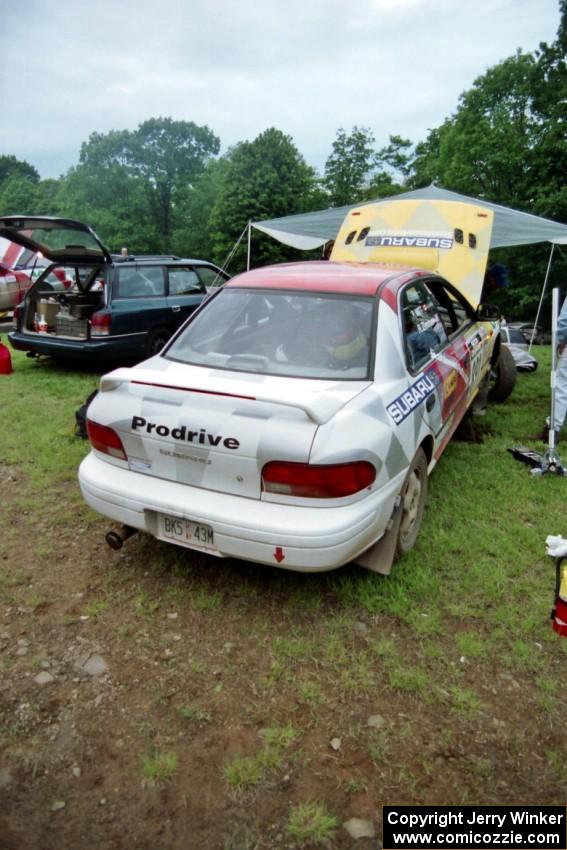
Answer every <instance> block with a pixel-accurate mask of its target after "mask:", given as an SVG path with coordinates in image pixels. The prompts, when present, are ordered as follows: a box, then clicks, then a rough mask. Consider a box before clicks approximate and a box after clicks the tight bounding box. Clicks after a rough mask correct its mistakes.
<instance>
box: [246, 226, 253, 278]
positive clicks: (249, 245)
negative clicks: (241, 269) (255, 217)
mask: <svg viewBox="0 0 567 850" xmlns="http://www.w3.org/2000/svg"><path fill="white" fill-rule="evenodd" d="M251 247H252V220H251V219H248V255H247V257H246V271H247V272H249V271H250V249H251Z"/></svg>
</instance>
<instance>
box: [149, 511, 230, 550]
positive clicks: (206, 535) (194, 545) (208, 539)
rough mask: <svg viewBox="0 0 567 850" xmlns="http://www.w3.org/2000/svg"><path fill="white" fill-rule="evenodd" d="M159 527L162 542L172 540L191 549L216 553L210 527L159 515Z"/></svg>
mask: <svg viewBox="0 0 567 850" xmlns="http://www.w3.org/2000/svg"><path fill="white" fill-rule="evenodd" d="M159 525H160V532H161V533H160V537H161V538H162V539H164V540H172V541H174V542H175V543H178V544H179V545H181V546H189V547H190V548H191V549H205V550H208V551H216V548H217V547H216V546H215V535H214V533H213V529H212V528H211V526H210V525H204V524H203V523H202V522H193V520H190V519H180V518H179V517H176V516H168V515H167V514H160V516H159Z"/></svg>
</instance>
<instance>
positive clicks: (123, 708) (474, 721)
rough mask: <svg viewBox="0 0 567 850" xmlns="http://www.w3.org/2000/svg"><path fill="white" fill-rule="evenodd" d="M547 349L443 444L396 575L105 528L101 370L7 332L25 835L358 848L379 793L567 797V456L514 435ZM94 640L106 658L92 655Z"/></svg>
mask: <svg viewBox="0 0 567 850" xmlns="http://www.w3.org/2000/svg"><path fill="white" fill-rule="evenodd" d="M535 353H536V356H537V357H538V359H539V361H540V367H539V370H538V371H537V372H536V373H534V374H528V375H520V376H519V378H518V383H517V387H516V390H515V391H514V393H513V395H512V397H511V398H510V399H509V400H508V401H507V402H506V403H505V404H503V405H501V406H493V407H491V408H489V411H488V412H487V415H486V416H485V417H484V418H483V419H481V420H479V421H480V424H481V426H482V430H483V431H484V438H483V442H482V443H480V444H477V443H467V442H457V441H453V442H452V444H451V445H450V446H449V447H448V449H447V451H446V452H445V454H444V455H443V457H442V459H441V461H440V463H439V464H438V467H437V468H436V469H435V471H434V473H433V475H432V477H431V481H430V490H429V499H428V505H427V508H426V516H425V521H424V525H423V527H422V531H421V534H420V537H419V540H418V544H417V545H416V547H415V549H414V550H413V551H412V552H411V553H410V554H409V555H408V556H406V558H405V559H404V560H403V561H402V562H400V563H399V564H398V565H397V566H396V567H395V569H394V571H393V572H392V574H391V576H390V577H388V578H384V577H381V576H377V575H374V574H371V573H366V572H364V571H362V570H360V569H358V568H354V567H352V568H351V567H349V568H344V569H342V570H339V571H337V572H335V573H330V574H327V575H319V576H309V575H296V574H292V573H286V572H280V571H278V570H276V569H267V568H264V567H259V566H254V565H251V564H242V563H238V562H235V561H222V562H219V561H217V560H216V559H212V558H207V557H205V556H202V555H199V554H196V553H191V552H188V551H183V550H179V549H177V548H175V547H172V546H168V545H166V544H163V543H160V542H158V541H155V540H153V539H150V538H148V537H144V536H142V535H138V536H136V537H135V538H133V539H132V540H131V541H129V542H128V543H127V544H126V545H125V547H124V548H123V550H121V552H119V553H115V552H112V551H111V550H110V549H108V548H107V547H106V545H105V544H104V542H103V538H104V532H105V531H106V529H107V527H108V523H107V522H106V521H105V520H104V519H102V518H101V517H98V516H96V515H95V514H93V513H92V512H91V511H90V510H89V509H88V508H86V506H84V505H83V503H82V501H81V498H80V493H79V490H78V486H77V483H76V470H77V466H78V463H79V462H80V460H81V457H82V456H83V455H84V454H85V453H86V451H87V450H88V446H87V445H86V444H85V442H84V441H81V440H78V439H77V438H76V437H75V436H74V435H73V422H74V411H75V409H76V408H77V407H78V406H79V405H80V403H81V402H82V401H83V400H84V398H85V397H86V396H87V394H88V393H89V392H90V391H91V389H93V388H94V387H95V386H96V384H97V381H98V375H97V373H96V371H93V372H77V371H73V370H70V369H63V368H61V367H60V366H57V365H56V364H51V363H49V362H47V361H46V362H32V361H30V360H28V359H26V358H25V357H23V356H21V355H19V354H15V355H14V356H13V360H14V373H13V374H12V375H11V376H0V400H1V401H0V442H1V446H2V453H1V457H0V485H1V488H2V501H1V504H2V514H1V520H0V523H1V528H0V599H1V602H2V606H1V607H2V617H1V619H0V665H1V667H0V669H1V671H2V674H3V678H4V680H5V683H6V685H5V688H4V692H3V694H2V696H1V697H0V717H1V721H2V732H3V737H2V741H1V745H0V753H1V755H2V756H3V759H2V762H3V763H4V764H5V765H6V768H5V770H6V771H7V774H6V775H7V776H8V777H9V779H8V780H6V781H5V783H4V785H5V787H4V788H3V790H4V792H5V793H6V794H7V795H8V799H9V801H10V802H11V806H9V807H8V808H6V809H5V812H6V813H7V812H9V813H10V814H6V815H5V823H4V827H5V830H6V834H7V835H8V836H9V837H10V836H12V837H13V838H14V841H15V840H16V839H18V840H19V841H20V843H19V844H17V846H18V848H20V847H22V848H28V847H29V848H34V850H35V848H38V850H39V848H40V847H41V848H48V847H51V846H53V847H56V846H58V847H61V846H72V845H73V843H74V846H80V844H79V842H80V840H81V835H83V836H84V835H91V834H92V835H94V834H95V830H96V835H97V839H96V842H95V843H93V842H92V841H91V843H90V844H88V845H87V844H85V845H84V846H89V847H105V848H106V847H108V848H110V847H112V848H117V847H118V848H120V847H122V846H124V847H126V846H132V844H133V841H134V838H135V840H136V842H137V846H144V847H145V846H148V847H150V846H151V847H157V848H161V847H164V848H165V847H168V848H169V847H171V848H177V847H179V848H184V850H186V848H193V847H194V848H217V847H218V848H222V850H226V848H232V850H244V848H248V850H253V848H257V850H260V848H271V847H274V848H280V847H281V848H284V847H288V846H289V847H296V846H318V845H319V844H321V845H322V844H323V843H324V842H325V841H327V842H330V846H332V847H337V848H342V847H351V846H352V838H350V837H349V835H348V833H347V831H346V830H345V829H344V828H343V826H342V824H343V823H345V822H347V821H348V820H349V819H350V818H353V817H357V818H364V819H366V820H369V821H372V822H373V824H374V825H375V826H376V829H377V831H378V832H377V834H379V828H380V805H381V804H383V803H390V802H396V803H401V802H407V803H420V804H433V803H447V804H449V803H453V804H458V803H500V804H506V803H510V804H512V803H525V804H528V803H532V804H543V803H560V802H562V801H564V799H565V793H566V792H567V769H566V768H565V766H564V765H565V764H567V761H566V758H565V756H566V747H565V741H564V737H563V735H562V732H563V728H564V725H565V720H566V711H565V706H564V703H563V700H562V693H563V687H562V685H561V681H562V680H561V678H560V677H561V674H562V672H563V669H564V666H565V661H566V659H567V656H566V650H567V642H566V641H562V640H561V639H559V638H557V637H556V636H555V635H554V634H553V633H552V630H551V626H550V623H549V611H550V608H551V604H552V598H553V589H554V563H553V561H552V560H551V559H550V558H549V557H547V556H546V554H545V538H546V536H547V535H548V534H564V535H565V536H566V537H567V511H566V509H565V508H566V504H567V480H566V479H563V478H560V477H556V476H544V477H539V478H534V477H532V476H531V475H530V474H529V471H528V467H527V466H524V465H523V464H520V463H518V462H517V461H515V460H514V459H513V458H512V457H511V455H510V454H509V453H508V452H507V451H506V449H507V448H508V447H511V446H515V445H520V444H525V443H526V442H527V441H528V438H529V435H533V434H534V433H535V432H537V431H538V430H540V428H541V426H542V424H543V421H544V418H545V415H546V413H547V410H548V403H549V402H548V399H549V363H550V352H549V349H548V348H536V350H535ZM529 444H530V445H531V446H532V447H533V448H542V446H541V445H540V446H538V444H537V443H534V442H531V443H529ZM559 448H561V444H560V447H559ZM22 641H23V643H22ZM22 649H27V650H28V651H26V652H21V650H22ZM81 652H83V653H84V652H90V653H91V655H93V654H94V655H96V656H97V657H98V656H100V657H102V658H103V659H104V661H105V663H106V664H107V667H108V669H107V670H105V671H104V673H103V674H102V675H99V674H98V673H97V674H96V675H94V676H90V677H89V676H88V675H87V676H86V674H85V673H84V671H82V670H80V669H79V668H78V667H77V663H76V662H77V657H78V656H79V655H80V653H81ZM78 670H79V672H77V671H78ZM40 671H45V672H48V673H49V674H50V675H51V676H52V678H53V680H52V681H50V682H49V684H47V685H45V686H41V685H38V684H37V683H36V677H37V675H38V672H40ZM85 676H86V678H85ZM75 679H77V681H74V680H75ZM74 693H75V695H74V696H73V694H74ZM97 700H98V702H97ZM26 705H27V706H28V709H25V711H24V710H23V709H22V706H26ZM30 706H31V708H30ZM371 721H372V722H371ZM65 724H69V729H70V731H69V732H68V739H69V740H68V741H67V742H66V744H65V746H63V744H62V743H61V735H62V732H61V730H62V729H65V728H67V727H66V725H65ZM54 727H57V730H56V732H54V731H53V729H54ZM50 730H51V732H50ZM337 742H338V743H337ZM73 771H74V772H73ZM77 771H78V772H79V776H78V778H77ZM1 776H2V774H1V772H0V781H1ZM101 799H104V800H105V801H106V802H105V803H104V804H103V805H102V804H100V800H101ZM243 801H244V802H245V803H246V805H243ZM260 801H261V802H260ZM57 802H65V804H66V805H65V809H63V807H61V811H62V812H63V811H64V814H61V816H59V810H57V809H56V808H53V806H54V804H55V803H57ZM55 812H57V814H54V813H55ZM101 812H103V813H104V817H102V819H101ZM111 814H112V817H110V815H111ZM189 824H190V825H191V826H190V828H189ZM1 825H2V815H1V814H0V826H1ZM119 826H120V830H121V831H120V830H119V829H118V827H119ZM89 830H92V833H91V832H90V831H89ZM187 830H189V832H188V831H187ZM120 835H122V836H124V837H123V838H119V836H120ZM188 835H189V836H190V837H188ZM0 836H1V830H0ZM128 836H129V839H130V843H128V841H127V840H126V839H127V838H128ZM191 836H192V837H191ZM50 842H51V843H50ZM121 842H123V843H121ZM144 842H146V843H144ZM368 842H370V839H361V840H359V841H357V842H356V846H357V847H359V848H365V847H371V846H375V843H374V844H373V843H368ZM0 843H1V842H0ZM14 846H16V844H14ZM327 846H329V845H327ZM6 847H7V848H10V850H11V845H10V843H9V842H7V843H6Z"/></svg>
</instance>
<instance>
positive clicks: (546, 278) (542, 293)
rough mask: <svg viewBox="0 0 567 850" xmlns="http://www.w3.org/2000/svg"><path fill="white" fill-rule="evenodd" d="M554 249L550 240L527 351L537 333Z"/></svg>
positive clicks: (530, 347) (553, 243)
mask: <svg viewBox="0 0 567 850" xmlns="http://www.w3.org/2000/svg"><path fill="white" fill-rule="evenodd" d="M554 250H555V242H552V243H551V253H550V255H549V261H548V263H547V271H546V272H545V279H544V281H543V289H542V290H541V298H540V299H539V304H538V308H537V313H536V317H535V322H534V327H533V330H532V336H531V339H530V345H529V348H528V351H531V350H532V345H533V344H534V339H535V335H536V333H537V323H538V320H539V314H540V313H541V306H542V304H543V297H544V295H545V288H546V286H547V281H548V279H549V272H550V270H551V261H552V259H553V252H554Z"/></svg>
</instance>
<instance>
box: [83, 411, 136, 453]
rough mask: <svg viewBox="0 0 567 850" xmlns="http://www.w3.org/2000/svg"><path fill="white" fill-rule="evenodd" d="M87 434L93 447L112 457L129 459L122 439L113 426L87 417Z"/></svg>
mask: <svg viewBox="0 0 567 850" xmlns="http://www.w3.org/2000/svg"><path fill="white" fill-rule="evenodd" d="M87 434H88V435H89V440H90V441H91V446H92V447H93V449H96V450H97V451H98V452H104V454H107V455H111V456H112V457H118V458H120V460H128V458H127V457H126V452H125V451H124V446H123V445H122V440H121V439H120V437H119V436H118V434H117V433H116V431H114V430H113V429H112V428H109V427H108V426H107V425H99V423H98V422H93V420H92V419H89V418H88V417H87Z"/></svg>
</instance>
